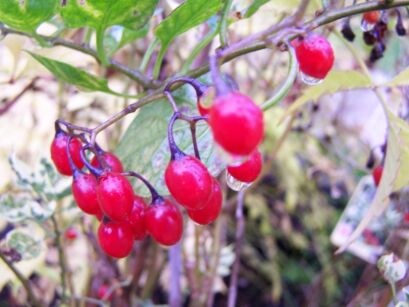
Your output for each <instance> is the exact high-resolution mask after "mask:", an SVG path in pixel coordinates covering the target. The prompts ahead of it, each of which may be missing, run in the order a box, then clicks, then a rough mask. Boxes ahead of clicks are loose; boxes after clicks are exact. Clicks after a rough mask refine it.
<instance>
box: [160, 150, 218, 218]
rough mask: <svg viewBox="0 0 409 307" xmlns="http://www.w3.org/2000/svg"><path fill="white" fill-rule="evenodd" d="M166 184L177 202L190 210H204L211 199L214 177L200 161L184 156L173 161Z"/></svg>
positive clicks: (170, 163) (166, 173) (169, 167)
mask: <svg viewBox="0 0 409 307" xmlns="http://www.w3.org/2000/svg"><path fill="white" fill-rule="evenodd" d="M165 182H166V186H167V187H168V189H169V192H170V194H172V196H173V197H174V198H175V200H176V201H177V202H178V203H180V204H181V205H183V206H184V207H186V208H187V209H190V210H195V209H200V208H202V207H203V206H204V205H205V203H206V202H207V200H208V199H209V196H210V192H211V189H212V176H211V175H210V174H209V172H208V170H207V168H206V166H205V165H204V164H203V163H202V162H200V160H199V159H197V158H195V157H192V156H182V157H178V158H176V159H175V160H171V161H170V162H169V164H168V166H167V168H166V171H165Z"/></svg>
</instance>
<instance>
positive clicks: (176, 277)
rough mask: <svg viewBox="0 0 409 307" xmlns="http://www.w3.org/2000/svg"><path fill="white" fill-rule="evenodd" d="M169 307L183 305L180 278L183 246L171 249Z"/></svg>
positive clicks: (175, 246) (177, 245) (179, 245)
mask: <svg viewBox="0 0 409 307" xmlns="http://www.w3.org/2000/svg"><path fill="white" fill-rule="evenodd" d="M169 265H170V280H169V306H170V307H180V306H181V305H182V294H181V289H180V276H181V275H182V245H181V243H180V242H179V243H178V244H176V245H174V246H172V247H171V248H170V249H169Z"/></svg>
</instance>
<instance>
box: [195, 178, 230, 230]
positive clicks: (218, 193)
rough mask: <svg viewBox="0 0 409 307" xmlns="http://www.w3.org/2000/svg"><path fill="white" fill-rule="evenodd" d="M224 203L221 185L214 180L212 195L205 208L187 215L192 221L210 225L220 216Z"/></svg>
mask: <svg viewBox="0 0 409 307" xmlns="http://www.w3.org/2000/svg"><path fill="white" fill-rule="evenodd" d="M222 201H223V195H222V190H221V188H220V184H219V182H218V181H217V180H216V179H215V178H213V186H212V193H211V194H210V198H209V200H208V201H207V203H206V205H205V207H204V208H203V209H199V210H188V211H187V214H188V215H189V217H190V218H191V219H192V221H194V222H196V223H198V224H201V225H208V224H210V223H212V222H213V221H214V220H215V219H216V218H217V217H218V216H219V214H220V210H221V209H222Z"/></svg>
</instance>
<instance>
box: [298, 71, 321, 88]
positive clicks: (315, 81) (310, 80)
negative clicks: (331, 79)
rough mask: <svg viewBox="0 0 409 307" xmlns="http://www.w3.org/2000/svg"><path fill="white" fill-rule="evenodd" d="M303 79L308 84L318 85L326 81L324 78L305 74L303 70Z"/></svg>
mask: <svg viewBox="0 0 409 307" xmlns="http://www.w3.org/2000/svg"><path fill="white" fill-rule="evenodd" d="M301 80H302V82H304V83H305V84H307V85H318V84H320V83H322V81H324V79H318V78H314V77H311V76H308V75H306V74H304V73H303V72H301Z"/></svg>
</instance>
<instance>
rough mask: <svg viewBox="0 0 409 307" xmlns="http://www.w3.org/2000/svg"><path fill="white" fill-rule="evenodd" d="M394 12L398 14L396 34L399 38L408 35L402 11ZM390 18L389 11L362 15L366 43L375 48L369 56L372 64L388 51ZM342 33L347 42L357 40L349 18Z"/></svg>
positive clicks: (343, 26) (362, 27)
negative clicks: (387, 39) (386, 42)
mask: <svg viewBox="0 0 409 307" xmlns="http://www.w3.org/2000/svg"><path fill="white" fill-rule="evenodd" d="M393 12H395V14H396V25H395V31H396V33H397V34H398V35H399V36H404V35H406V29H405V27H404V25H403V20H402V15H401V13H400V10H399V9H395V10H393ZM388 17H389V16H388V14H387V11H383V12H382V13H381V12H380V11H372V12H366V13H364V14H363V15H362V20H361V29H362V31H363V39H364V42H365V44H367V45H368V46H373V47H372V49H371V53H370V56H369V60H370V62H371V63H373V62H375V61H377V60H378V59H380V58H382V57H383V54H384V52H385V50H386V44H385V40H386V36H387V35H386V34H387V32H388ZM341 32H342V34H343V35H344V37H345V38H346V39H347V40H349V41H351V42H352V41H353V40H354V39H355V34H354V32H353V31H352V28H351V25H350V20H349V18H347V19H346V20H345V22H344V23H343V25H342V30H341Z"/></svg>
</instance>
